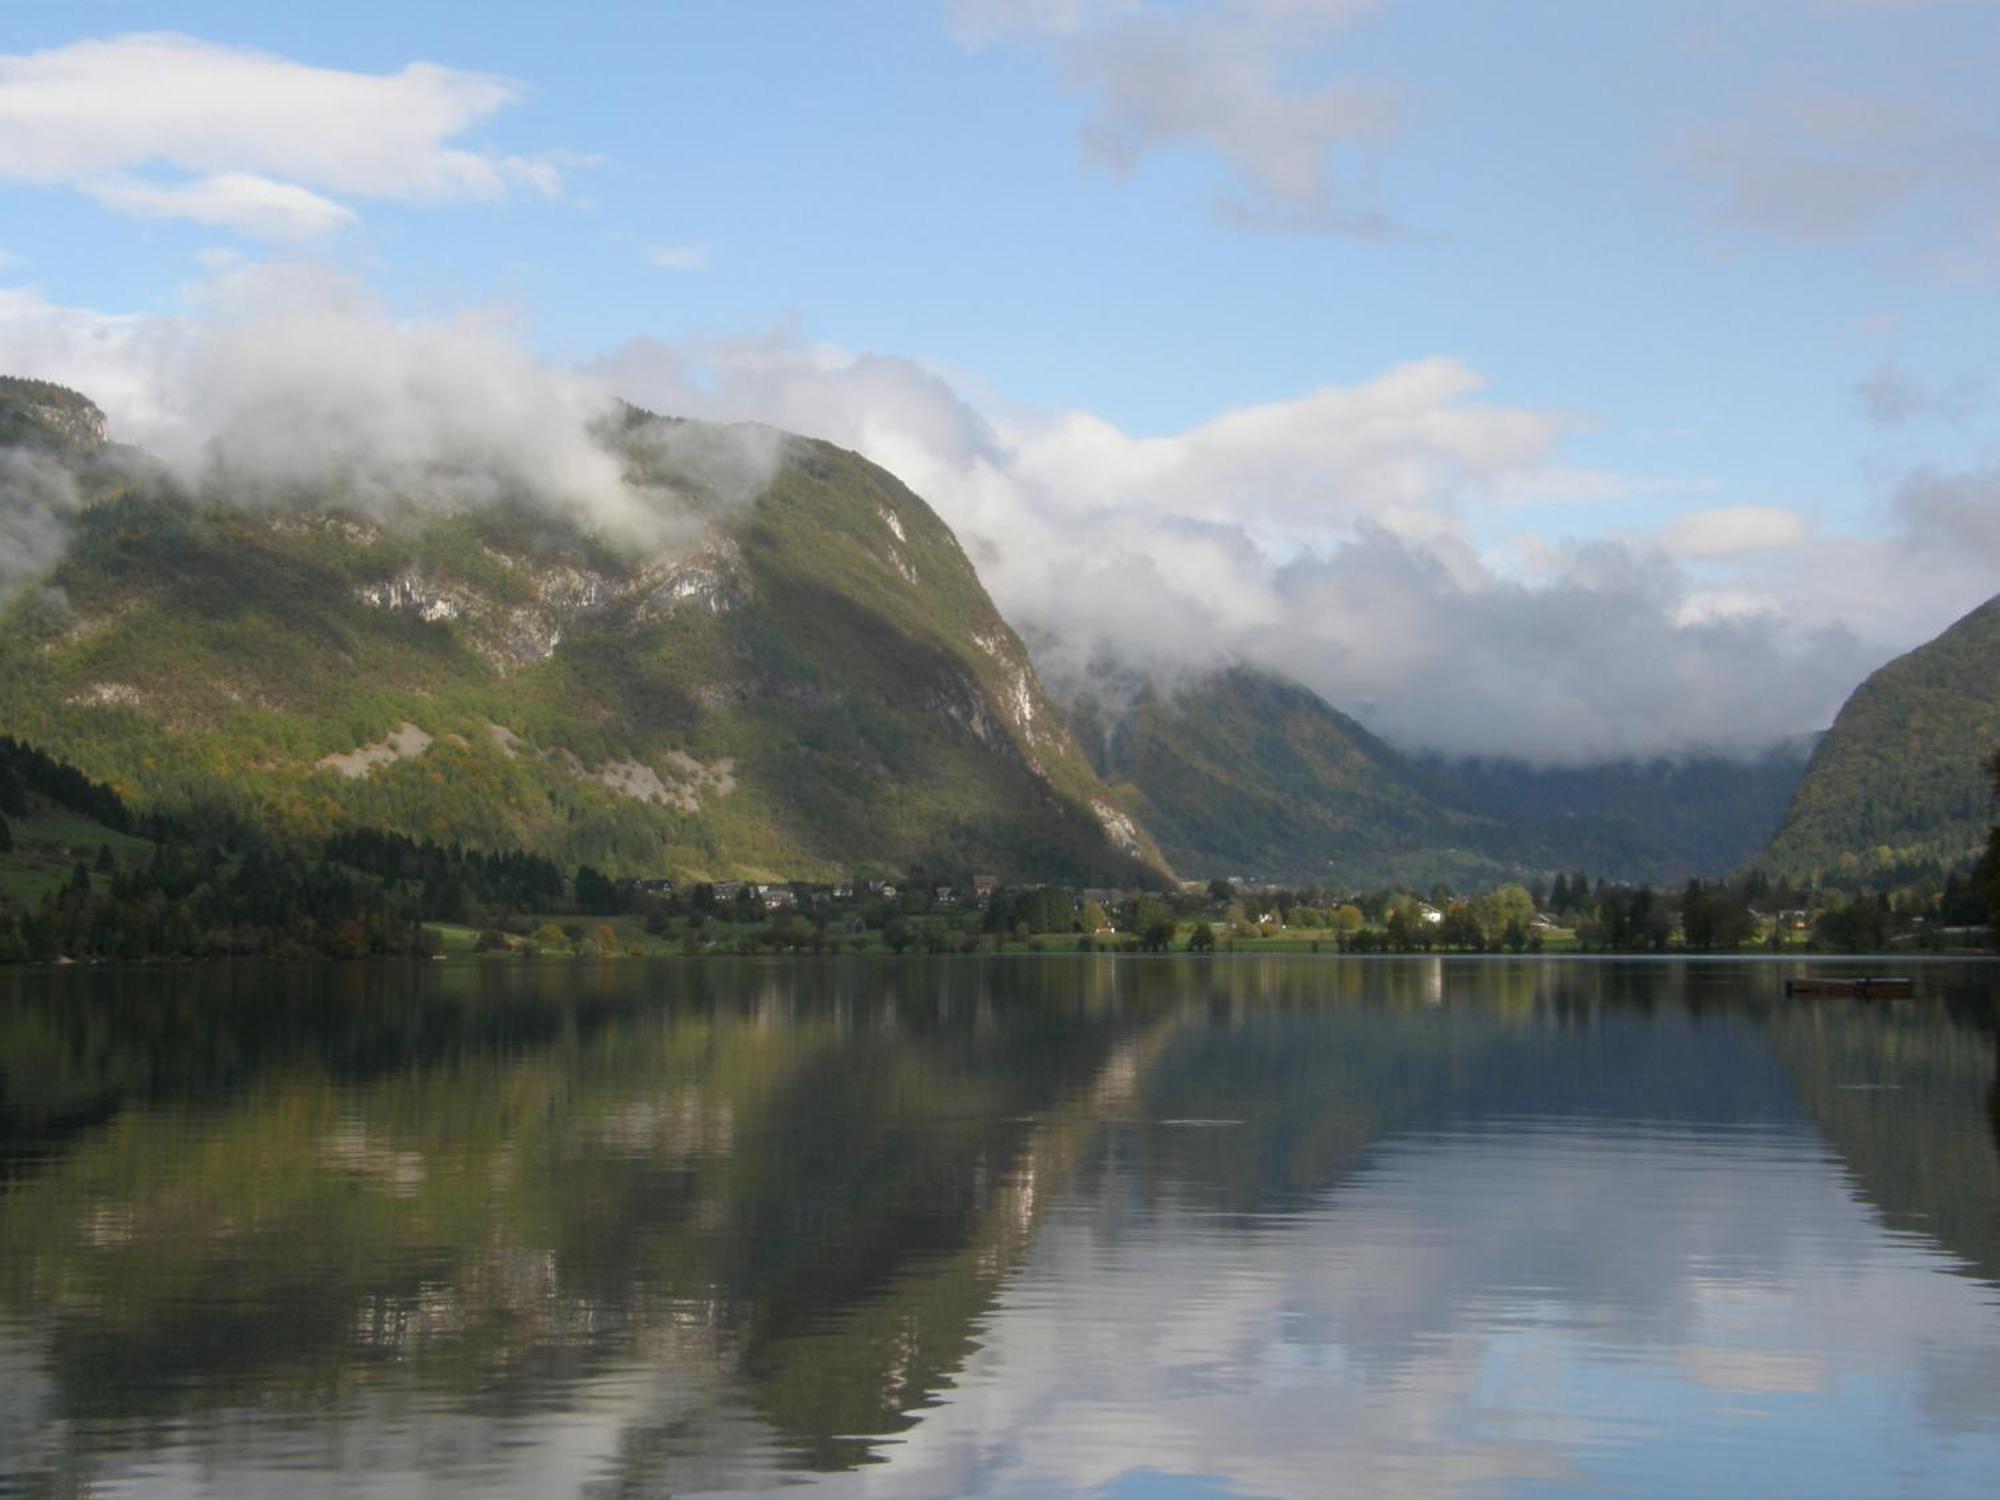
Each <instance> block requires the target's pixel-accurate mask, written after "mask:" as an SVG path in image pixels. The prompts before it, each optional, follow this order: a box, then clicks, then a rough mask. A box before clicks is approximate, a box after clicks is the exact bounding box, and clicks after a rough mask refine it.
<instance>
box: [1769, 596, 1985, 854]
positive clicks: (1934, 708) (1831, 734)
mask: <svg viewBox="0 0 2000 1500" xmlns="http://www.w3.org/2000/svg"><path fill="white" fill-rule="evenodd" d="M1996 742H2000V598H1996V599H1991V600H1988V601H1987V602H1986V603H1985V604H1982V605H1981V606H1980V607H1979V608H1978V609H1975V610H1974V611H1973V612H1972V613H1971V614H1969V615H1967V616H1966V617H1965V618H1964V619H1962V620H1960V621H1959V622H1958V623H1957V624H1955V625H1953V626H1952V627H1951V628H1950V629H1948V630H1946V631H1945V632H1944V634H1942V635H1940V636H1939V637H1938V638H1937V639H1936V640H1934V641H1931V642H1930V643H1929V644H1927V645H1923V646H1919V647H1918V648H1917V649H1916V650H1914V651H1912V652H1910V653H1909V654H1908V655H1905V656H1900V657H1898V658H1896V660H1894V661H1892V662H1890V663H1889V664H1888V665H1887V666H1885V667H1883V668H1882V669H1881V670H1880V671H1878V672H1876V673H1875V674H1874V675H1873V676H1872V677H1870V678H1869V679H1868V680H1867V681H1866V682H1864V683H1862V684H1861V686H1860V687H1858V688H1856V689H1855V690H1854V694H1853V696H1852V697H1850V698H1849V699H1848V700H1847V703H1846V705H1845V706H1844V707H1842V709H1841V710H1840V713H1839V715H1838V717H1836V718H1835V719H1834V721H1833V728H1832V729H1830V730H1829V731H1828V732H1827V734H1826V736H1825V738H1824V739H1822V740H1821V741H1820V744H1819V748H1818V749H1817V750H1816V751H1815V752H1814V754H1813V758H1812V764H1811V766H1810V767H1808V769H1807V771H1806V775H1805V779H1804V780H1803V781H1802V782H1801V783H1800V784H1799V789H1798V792H1797V794H1796V795H1795V796H1794V797H1793V798H1792V801H1791V805H1790V807H1789V808H1788V809H1787V810H1786V813H1785V820H1784V824H1783V826H1782V827H1781V828H1780V830H1779V832H1778V834H1777V837H1776V838H1775V839H1774V840H1773V841H1772V843H1771V848H1770V853H1769V856H1768V861H1769V863H1770V864H1771V865H1772V866H1773V867H1774V868H1775V869H1779V870H1782V871H1784V872H1785V873H1787V874H1791V875H1812V874H1821V875H1827V876H1832V877H1835V878H1839V877H1855V876H1866V875H1870V874H1874V873H1876V872H1884V871H1891V870H1895V869H1898V868H1903V867H1920V866H1927V865H1932V864H1942V865H1944V866H1947V867H1949V866H1950V865H1952V864H1955V863H1957V862H1959V861H1962V860H1965V859H1969V858H1972V857H1973V856H1975V855H1976V854H1977V853H1978V851H1979V849H1980V848H1981V847H1982V846H1983V844H1984V843H1985V839H1986V833H1987V830H1988V828H1990V827H1991V825H1992V823H1993V795H1992V789H1991V787H1990V785H1989V784H1988V781H1987V777H1986V767H1987V765H1988V764H1989V763H1990V761H1991V759H1992V755H1993V750H1994V746H1995V744H1996Z"/></svg>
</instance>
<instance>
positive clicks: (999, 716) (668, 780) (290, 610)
mask: <svg viewBox="0 0 2000 1500" xmlns="http://www.w3.org/2000/svg"><path fill="white" fill-rule="evenodd" d="M26 384H31V383H26ZM56 389H57V388H53V387H49V388H46V389H43V388H40V387H35V388H25V384H24V383H14V384H13V385H10V386H9V387H8V388H6V389H4V390H0V430H6V431H15V432H17V434H18V432H20V431H23V430H26V429H27V428H28V427H29V426H30V425H31V424H32V425H33V429H34V434H35V436H34V437H33V438H32V440H33V441H36V442H40V441H41V440H42V437H43V436H45V435H47V434H49V433H51V432H56V433H60V434H62V435H63V440H64V444H65V445H66V446H67V448H68V450H69V451H71V452H72V453H76V454H82V453H83V452H84V450H87V449H90V448H93V447H95V443H93V442H91V441H90V438H91V436H92V434H94V435H95V437H96V439H97V440H98V441H99V442H101V439H102V419H101V418H93V417H92V416H91V415H90V413H91V412H94V411H95V408H90V410H89V411H88V412H86V411H81V410H79V409H77V408H76V407H75V406H74V405H73V404H72V403H71V402H69V401H67V400H52V399H50V397H49V395H48V392H50V391H54V390H56ZM68 395H70V396H73V395H74V393H68ZM75 399H77V400H81V398H75ZM87 404H88V403H85V405H86V406H87ZM51 410H54V411H55V412H56V415H55V416H54V417H51V416H49V415H48V413H49V411H51ZM9 413H13V415H11V416H10V415H9ZM10 422H12V423H14V424H15V425H14V426H13V427H11V428H10V427H7V426H6V424H7V423H10ZM753 439H754V440H755V441H754V443H753V444H752V445H753V446H758V445H761V447H762V448H764V449H766V450H768V451H769V452H770V453H771V454H772V455H773V456H772V459H771V463H772V465H773V469H774V472H772V473H771V477H770V478H769V482H768V484H767V485H763V486H762V487H761V489H760V490H759V491H758V492H757V494H756V498H754V499H749V500H739V501H735V502H733V503H732V502H731V501H730V500H729V499H728V498H727V496H726V495H725V494H724V493H723V491H722V490H721V489H720V488H718V487H717V485H716V484H715V483H714V482H713V480H712V479H711V478H710V477H706V476H708V475H709V473H710V471H711V470H713V469H714V468H715V467H716V464H715V463H714V462H711V461H710V460H713V459H716V458H717V457H718V455H720V456H723V457H726V456H727V453H728V451H729V450H730V449H731V448H732V446H733V445H736V446H740V445H741V444H742V443H745V442H750V441H751V440H753ZM607 441H609V442H611V443H613V444H614V445H615V446H616V447H617V449H618V451H619V453H620V454H621V456H622V457H623V458H624V460H625V462H626V464H627V468H628V473H629V475H630V476H631V477H633V478H635V479H638V480H642V481H645V482H646V483H648V484H650V485H653V486H655V487H657V488H658V489H660V490H663V491H669V492H671V493H672V494H673V495H674V496H675V497H676V499H675V500H674V501H673V502H672V503H673V505H674V506H675V507H677V509H676V510H675V511H674V513H673V516H674V527H675V528H676V529H674V530H673V531H672V532H671V535H672V537H673V540H672V541H671V543H669V544H663V545H658V546H649V547H644V548H641V547H635V546H631V545H623V544H619V543H615V542H613V541H610V540H607V539H606V538H605V537H604V536H603V535H599V534H595V533H593V532H590V531H587V530H585V529H583V528H582V527H581V526H579V525H578V524H576V523H574V522H572V521H569V520H565V519H561V518H558V517H552V516H551V515H550V514H548V513H547V511H546V510H544V509H540V508H537V507H536V506H534V505H532V504H530V503H528V501H527V500H526V499H525V498H521V499H516V500H513V501H488V502H487V503H481V504H477V505H465V506H461V507H458V508H456V509H450V508H447V509H442V510H440V509H437V508H435V507H433V508H431V509H429V510H427V511H426V510H421V509H417V508H407V509H404V510H400V511H396V512H394V513H393V518H392V519H387V520H384V519H380V518H379V509H378V510H377V511H376V512H375V513H371V511H370V509H368V508H365V507H363V506H362V505H360V504H359V503H357V500H356V496H355V495H354V494H353V493H350V492H346V491H343V490H342V489H340V488H339V487H337V486H335V485H332V484H329V485H328V487H327V488H326V489H325V491H324V493H319V492H314V493H312V494H309V495H305V496H300V495H290V496H287V497H284V498H285V503H284V504H283V505H282V506H278V507H274V508H270V509H263V510H259V509H256V508H254V507H252V506H250V505H247V504H244V503H236V502H235V500H234V498H233V497H225V496H222V495H220V494H216V493H189V492H186V491H184V490H182V489H180V488H177V487H176V486H175V485H174V484H172V483H171V482H170V481H168V480H167V479H165V478H163V477H161V476H159V475H158V474H156V473H149V472H147V471H145V470H144V469H142V468H140V467H138V466H136V465H130V464H111V465H106V464H105V463H104V462H103V460H102V457H101V456H99V457H96V458H91V457H88V456H82V457H79V458H78V459H77V461H76V465H75V466H76V468H77V471H78V473H79V474H80V475H82V476H84V478H85V479H86V480H87V481H88V482H87V484H86V490H87V494H88V503H87V504H86V505H85V506H84V507H83V508H82V509H81V510H80V511H79V512H78V513H77V514H76V515H75V516H74V517H73V518H72V520H71V523H70V525H71V535H70V537H69V539H68V545H67V547H66V549H65V550H64V551H63V553H62V556H61V560H60V561H59V562H58V563H56V564H55V565H54V567H53V568H52V569H51V570H50V571H48V572H47V573H46V574H44V575H43V576H42V577H41V578H39V579H38V580H36V581H35V582H33V583H31V584H30V585H28V586H25V587H21V588H19V589H17V590H16V591H15V593H14V594H13V596H12V598H11V599H10V600H9V601H8V602H7V603H6V605H5V607H4V609H0V730H5V731H6V732H9V733H12V734H14V735H17V736H19V737H20V738H22V739H24V740H26V741H29V742H31V743H34V744H38V745H40V746H42V747H43V748H45V749H47V750H49V751H50V752H52V753H54V754H56V755H59V756H61V757H62V758H63V759H65V760H66V761H68V762H70V763H72V764H73V765H75V766H76V767H78V768H79V769H80V770H82V771H83V772H84V773H86V774H87V775H89V776H92V777H95V778H98V779H101V780H103V781H106V782H108V783H110V784H111V785H113V786H114V787H115V788H116V789H117V790H118V791H119V792H120V794H121V795H123V796H124V797H125V798H126V799H127V801H129V802H130V803H131V804H132V805H133V806H134V807H135V808H136V809H139V810H141V811H144V810H147V809H149V808H160V809H163V810H168V811H173V812H176V813H191V814H196V815H200V816H213V815H216V814H218V813H219V814H221V815H223V816H233V817H246V818H250V819H254V820H255V821H257V822H258V823H260V824H261V825H263V826H266V827H269V828H272V829H275V830H276V831H278V832H279V833H281V834H284V835H287V836H296V837H299V838H314V837H318V836H322V835H324V834H326V833H329V832H331V831H334V830H335V829H338V828H340V827H343V826H352V825H368V826H375V827H382V828H388V829H393V830H397V831H401V832H404V833H408V834H410V835H412V836H416V837H428V838H433V839H437V840H439V841H441V842H462V843H464V844H466V845H468V846H473V847H488V848H491V847H520V848H525V849H528V850H531V851H535V852H538V853H543V854H547V855H549V856H550V857H552V858H555V859H557V860H558V861H561V862H564V863H569V864H574V863H578V862H585V861H587V862H590V863H593V864H596V865H598V866H600V867H601V868H604V869H606V870H609V871H611V872H614V873H617V872H622V873H631V874H666V873H670V874H677V875H680V876H683V877H687V878H719V877H745V878H770V879H779V878H815V877H818V878H830V877H833V876H836V875H839V874H844V873H866V872H868V871H871V870H882V871H901V870H903V869H906V868H907V867H909V866H910V865H912V864H916V863H922V864H924V865H926V866H928V867H930V868H933V869H937V870H939V871H941V872H949V871H965V870H979V871H982V872H985V871H990V872H992V873H994V874H997V875H1000V876H1002V877H1003V878H1004V877H1012V878H1017V879H1026V878H1037V879H1071V880H1078V881H1093V882H1095V881H1118V882H1121V883H1122V882H1127V881H1139V882H1151V881H1158V880H1161V879H1163V878H1164V877H1165V871H1164V868H1163V866H1162V865H1161V863H1160V860H1159V856H1158V852H1157V850H1156V849H1155V848H1154V846H1153V845H1152V844H1151V843H1150V841H1148V840H1147V839H1146V837H1145V836H1144V835H1143V834H1142V833H1141V832H1140V831H1139V830H1138V829H1137V828H1136V827H1134V826H1133V825H1132V823H1131V822H1130V820H1129V819H1128V818H1127V817H1126V815H1125V814H1124V813H1122V812H1121V811H1120V810H1119V809H1117V807H1116V806H1115V805H1114V803H1113V801H1112V799H1111V798H1110V796H1109V794H1108V793H1107V792H1106V790H1105V788H1104V787H1103V785H1102V783H1101V782H1100V781H1099V780H1098V778H1097V776H1096V775H1095V773H1094V772H1093V771H1092V769H1091V767H1090V764H1089V762H1088V760H1087V759H1086V758H1085V757H1084V756H1083V755H1082V754H1081V753H1080V751H1079V750H1078V748H1077V745H1076V743H1075V741H1074V739H1073V738H1072V737H1071V735H1070V733H1069V730H1068V728H1067V727H1066V725H1065V724H1064V722H1063V720H1062V718H1061V716H1060V715H1059V714H1058V713H1057V712H1056V711H1055V710H1054V708H1053V707H1052V705H1051V704H1050V703H1049V701H1048V699H1047V698H1046V697H1045V696H1044V695H1043V693H1042V689H1041V686H1040V684H1039V682H1038V681H1037V679H1036V676H1035V673H1034V669H1033V667H1032V665H1031V664H1030V662H1029V660H1028V656H1027V653H1026V651H1025V649H1024V648H1023V647H1022V645H1021V642H1020V641H1019V639H1018V638H1017V637H1016V636H1015V634H1014V633H1013V631H1012V630H1011V629H1009V628H1008V626H1007V625H1006V623H1005V622H1004V621H1003V620H1002V619H1001V618H1000V616H999V614H998V613H997V612H996V611H995V609H994V607H993V604H992V601H991V600H989V599H988V598H987V596H986V593H985V590H984V589H983V588H982V587H981V586H980V584H979V581H978V579H977V577H976V576H975V575H974V573H973V570H972V567H971V565H970V563H969V562H968V561H967V560H966V557H965V555H964V553H963V552H962V551H961V550H960V548H959V545H958V543H957V541H956V539H955V538H954V537H953V536H952V533H951V532H950V530H949V529H948V528H947V527H946V526H945V524H944V523H943V522H942V521H941V520H940V519H939V518H938V517H937V515H936V514H935V513H934V512H933V511H932V510H931V509H930V507H929V506H928V505H926V504H925V503H924V502H923V501H922V500H920V499H919V498H918V497H917V496H916V495H914V494H912V493H911V492H910V491H909V490H908V489H906V488H905V487H904V486H903V485H901V484H900V483H898V482H897V481H896V480H895V479H894V478H893V477H891V476H890V475H889V474H887V473H886V472H884V471H883V470H881V469H879V468H877V467H876V466H874V465H873V464H870V463H868V462H867V461H866V460H864V459H862V458H860V457H858V456H857V455H855V454H852V453H848V452H845V451H843V450H840V449H837V448H834V447H832V446H830V445H828V444H824V443H818V442H809V441H805V440H803V439H790V438H781V437H779V436H778V435H776V434H770V433H752V432H748V431H745V430H734V429H720V428H710V427H702V426H698V425H696V424H677V423H668V422H664V421H662V420H661V419H656V418H652V417H650V416H648V415H647V414H644V413H638V412H633V413H630V414H629V419H628V421H627V424H626V426H625V427H624V429H623V430H622V431H620V432H618V433H616V434H610V435H608V437H607ZM93 465H94V466H95V467H93Z"/></svg>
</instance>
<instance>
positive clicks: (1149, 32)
mask: <svg viewBox="0 0 2000 1500" xmlns="http://www.w3.org/2000/svg"><path fill="white" fill-rule="evenodd" d="M1379 4H1380V0H1211V3H1209V4H1206V5H1196V6H1171V5H1143V4H1137V3H1112V0H1102V3H1094V4H1093V3H1089V0H960V3H958V4H957V5H956V6H955V7H954V8H953V15H954V18H955V21H956V29H957V32H958V34H959V36H960V38H961V39H962V40H964V41H965V42H966V43H967V45H969V46H975V47H977V46H983V45H986V44H987V43H989V42H992V41H994V40H996V39H1002V38H1006V37H1008V36H1017V37H1025V38H1028V39H1030V41H1031V43H1032V44H1034V45H1038V46H1040V47H1042V48H1044V49H1045V50H1047V51H1048V52H1049V53H1050V55H1051V58H1052V60H1053V62H1054V65H1055V66H1056V68H1057V70H1058V72H1059V74H1060V75H1061V77H1062V78H1063V79H1064V80H1065V81H1066V82H1067V83H1068V85H1069V86H1070V87H1071V88H1073V89H1074V90H1076V91H1077V92H1079V93H1082V94H1084V95H1086V96H1088V97H1089V98H1090V99H1091V100H1092V101H1093V102H1094V104H1095V106H1096V112H1095V113H1094V114H1093V115H1092V116H1091V117H1090V118H1089V120H1088V121H1087V122H1086V123H1085V125H1084V127H1083V147H1084V150H1085V152H1086V154H1087V155H1088V156H1089V157H1091V158H1092V159H1093V160H1095V161H1097V162H1099V163H1101V164H1102V165H1104V166H1107V167H1109V168H1110V169H1111V170H1112V171H1113V172H1115V173H1117V174H1119V175H1121V176H1123V175H1126V174H1128V173H1131V172H1133V171H1135V170H1137V168H1138V167H1139V165H1140V164H1141V163H1142V162H1143V161H1144V160H1145V159H1146V158H1147V157H1148V156H1150V155H1152V154H1153V153H1154V152H1156V151H1160V150H1163V149H1168V148H1172V147H1177V146H1192V147H1197V148H1201V149H1204V150H1207V151H1209V152H1211V153H1213V154H1214V155H1215V156H1217V157H1219V158H1220V159H1221V160H1222V161H1223V162H1224V163H1226V164H1227V166H1228V167H1229V169H1230V171H1231V173H1232V175H1233V177H1234V179H1235V183H1236V185H1235V186H1234V187H1232V188H1231V189H1230V190H1228V191H1226V192H1224V193H1223V194H1221V195H1220V196H1219V199H1218V204H1217V206H1218V208H1219V210H1220V211H1221V213H1222V214H1223V216H1224V217H1225V218H1226V219H1228V220H1229V221H1231V222H1234V223H1237V224H1240V225H1243V226H1245V227H1251V228H1265V229H1306V230H1332V231H1336V232H1340V233H1347V234H1354V235H1359V236H1365V237H1373V236H1380V235H1384V234H1388V233H1391V232H1392V231H1393V228H1394V226H1393V224H1392V221H1391V220H1390V218H1389V217H1388V215H1387V214H1386V213H1384V212H1383V211H1382V210H1381V209H1380V208H1379V207H1377V206H1376V205H1374V204H1372V203H1371V202H1369V201H1368V199H1367V197H1366V195H1365V193H1364V192H1363V191H1362V189H1361V187H1360V185H1359V183H1358V181H1357V180H1356V179H1357V176H1358V175H1359V174H1357V173H1356V172H1355V171H1354V170H1353V169H1354V168H1355V166H1356V165H1358V164H1360V163H1362V162H1365V161H1367V160H1368V159H1369V158H1371V157H1372V155H1373V154H1374V153H1375V152H1377V151H1379V150H1380V149H1381V148H1382V147H1384V146H1386V145H1387V144H1388V143H1389V142H1390V141H1391V140H1393V139H1394V137H1395V136H1396V134H1397V111H1398V98H1397V93H1396V91H1395V90H1394V89H1393V88H1391V87H1389V86H1386V85H1383V84H1380V83H1375V82H1367V81H1357V80H1339V81H1334V82H1325V83H1318V84H1314V85H1305V86H1298V85H1295V84H1294V83H1293V82H1292V76H1293V75H1294V74H1295V73H1296V72H1297V70H1298V67H1299V65H1300V62H1301V60H1302V59H1307V58H1312V59H1324V58H1325V56H1326V54H1327V53H1328V51H1329V49H1330V47H1331V44H1332V43H1333V41H1334V40H1335V39H1336V38H1337V37H1338V35H1339V34H1340V32H1341V31H1342V30H1343V29H1344V28H1345V27H1346V26H1347V25H1348V24H1350V23H1351V22H1352V21H1354V20H1355V19H1356V18H1357V17H1359V16H1361V15H1364V14H1366V13H1367V12H1369V11H1372V10H1374V9H1376V8H1378V5H1379Z"/></svg>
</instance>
